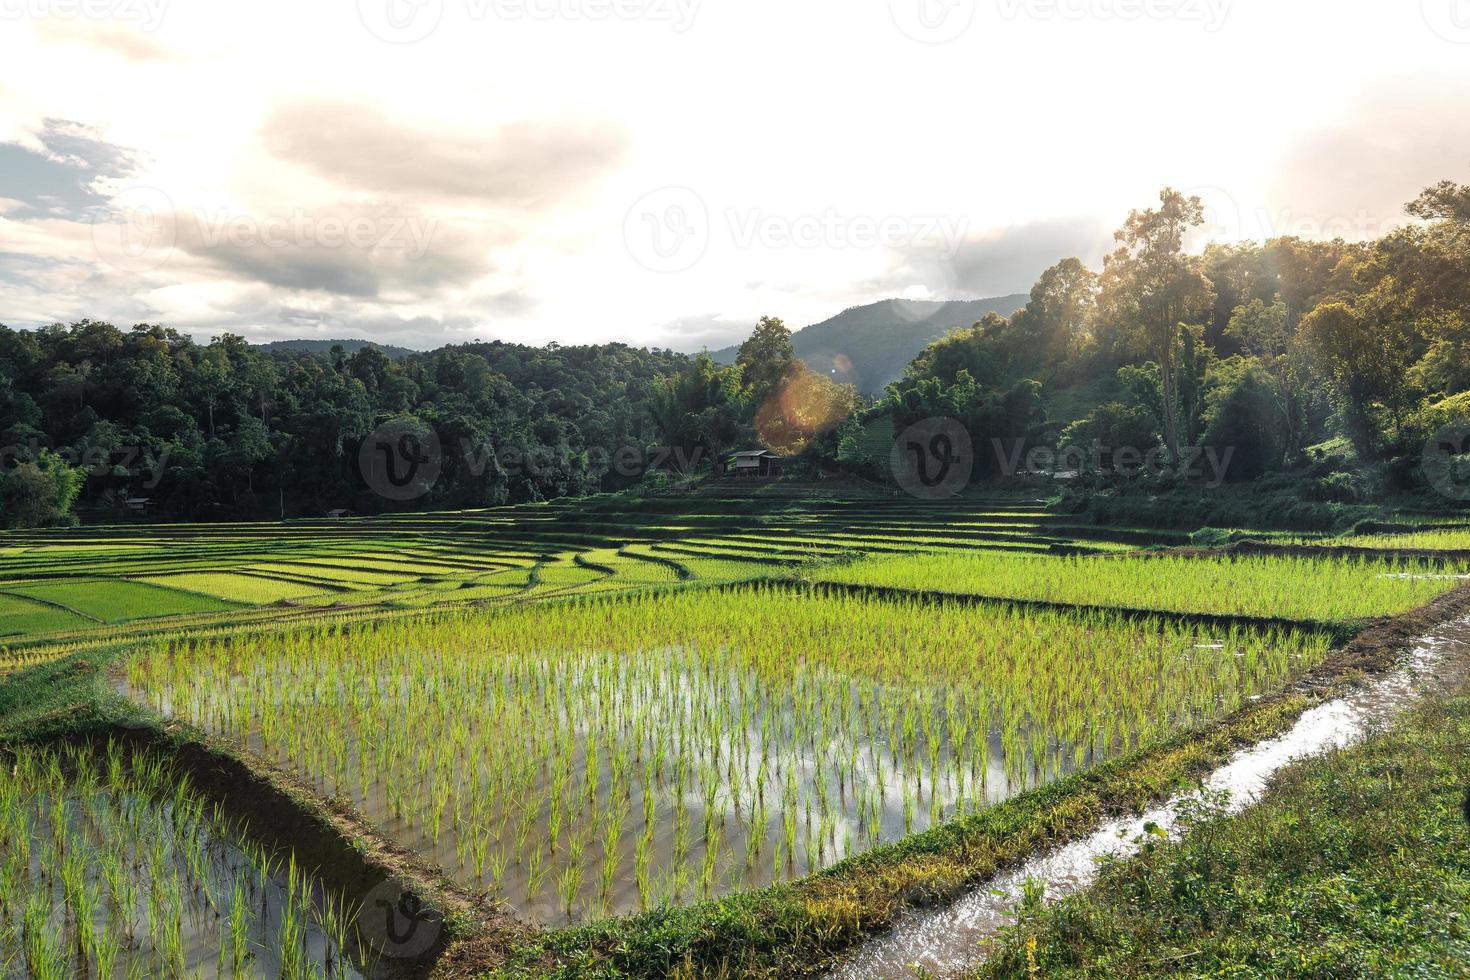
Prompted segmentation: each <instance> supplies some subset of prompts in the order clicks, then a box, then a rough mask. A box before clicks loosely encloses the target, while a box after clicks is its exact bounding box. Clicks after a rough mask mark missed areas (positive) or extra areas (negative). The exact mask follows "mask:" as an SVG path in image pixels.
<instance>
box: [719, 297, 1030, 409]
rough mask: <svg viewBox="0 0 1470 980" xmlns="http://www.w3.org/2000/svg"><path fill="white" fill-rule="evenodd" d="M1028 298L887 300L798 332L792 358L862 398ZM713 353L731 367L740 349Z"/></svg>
mask: <svg viewBox="0 0 1470 980" xmlns="http://www.w3.org/2000/svg"><path fill="white" fill-rule="evenodd" d="M1028 299H1029V297H1028V296H1026V295H1025V294H1023V293H1017V294H1015V295H1013V296H997V297H994V298H992V299H975V300H956V301H953V302H948V303H940V302H932V301H923V300H907V299H886V300H883V301H881V302H878V303H871V304H869V305H867V306H854V307H852V308H851V309H848V310H843V311H842V312H841V313H839V314H837V315H836V316H834V317H833V318H832V319H830V320H824V321H822V322H821V323H814V324H812V325H811V326H809V327H806V328H805V329H802V330H798V331H797V332H796V333H794V334H793V335H792V341H793V343H794V344H795V345H796V356H797V357H800V358H801V359H802V360H803V361H805V362H806V366H807V367H808V368H810V369H811V370H813V371H818V372H821V373H825V374H827V375H829V376H830V377H831V378H832V379H833V380H834V381H840V382H843V383H845V384H852V385H855V386H856V387H857V390H858V391H859V392H861V393H863V394H865V395H872V394H878V393H880V392H882V390H883V388H884V386H885V385H887V384H888V383H889V382H890V381H894V380H896V379H897V378H899V377H900V376H901V375H902V374H903V369H904V367H906V366H907V365H908V363H909V361H912V360H913V359H914V358H915V357H916V356H917V355H918V353H919V351H921V350H923V349H924V348H925V347H926V346H928V344H929V343H930V342H931V341H935V340H938V339H939V338H940V337H943V336H944V335H945V334H947V333H949V332H950V331H952V330H955V329H958V328H961V327H969V326H972V325H973V324H974V323H975V322H976V321H977V320H980V319H982V318H983V317H984V316H985V314H987V313H999V314H1001V315H1003V316H1010V315H1011V314H1012V313H1014V312H1016V310H1019V309H1020V308H1021V307H1023V306H1025V305H1026V302H1027V300H1028ZM711 353H712V356H713V357H714V359H715V360H716V361H718V362H719V363H721V364H733V363H735V357H736V355H738V354H739V353H740V347H739V345H736V346H734V347H726V348H724V349H723V350H717V351H713V352H711Z"/></svg>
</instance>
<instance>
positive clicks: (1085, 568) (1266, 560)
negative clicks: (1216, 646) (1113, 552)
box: [818, 552, 1470, 621]
mask: <svg viewBox="0 0 1470 980" xmlns="http://www.w3.org/2000/svg"><path fill="white" fill-rule="evenodd" d="M818 577H819V579H820V580H822V581H827V582H842V583H847V584H853V585H874V586H884V587H892V588H898V589H913V590H921V591H938V592H949V593H966V594H971V595H981V596H990V597H996V598H1015V599H1032V600H1038V601H1043V602H1056V603H1068V604H1078V605H1093V606H1115V607H1131V608H1138V609H1151V610H1167V611H1174V612H1190V613H1208V614H1217V615H1233V616H1256V617H1269V618H1281V619H1298V620H1322V621H1346V620H1354V619H1364V618H1368V617H1373V616H1391V615H1395V614H1397V613H1402V612H1405V611H1407V610H1409V609H1414V608H1416V607H1418V606H1422V605H1425V604H1427V603H1429V602H1430V601H1432V600H1433V599H1435V598H1436V597H1437V596H1440V595H1442V594H1444V593H1445V592H1447V591H1449V590H1450V589H1452V588H1454V587H1455V586H1457V585H1460V584H1463V583H1464V582H1465V581H1470V568H1466V567H1463V566H1461V565H1453V564H1452V565H1445V564H1440V563H1429V562H1422V561H1409V562H1401V561H1373V560H1367V559H1348V560H1331V559H1320V558H1307V557H1296V556H1290V555H1286V556H1277V555H1251V556H1234V555H1228V556H1223V557H1204V558H1200V557H1175V556H1157V557H1139V558H1126V557H1125V558H1116V557H1050V556H1036V557H1029V556H1028V557H1018V556H1013V555H1004V554H997V553H993V552H972V553H968V554H953V553H942V554H930V555H923V556H905V557H899V558H873V559H868V560H866V561H862V562H857V563H855V564H852V565H846V566H840V567H835V568H829V569H824V570H823V571H822V572H821V573H820V575H819V576H818Z"/></svg>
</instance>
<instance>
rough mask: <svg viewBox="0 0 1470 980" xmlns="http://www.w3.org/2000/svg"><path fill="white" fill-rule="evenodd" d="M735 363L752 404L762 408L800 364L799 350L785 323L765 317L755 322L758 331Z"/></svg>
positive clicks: (744, 346)
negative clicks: (788, 374)
mask: <svg viewBox="0 0 1470 980" xmlns="http://www.w3.org/2000/svg"><path fill="white" fill-rule="evenodd" d="M735 363H736V364H737V365H739V366H740V369H741V371H742V373H743V377H744V379H745V384H746V386H747V387H748V388H749V389H750V393H751V402H752V403H753V404H755V405H760V404H761V403H762V402H764V401H765V400H766V399H767V398H769V397H770V395H771V394H772V393H773V392H774V391H775V390H776V388H777V387H778V386H779V385H780V384H781V382H782V381H783V380H784V379H785V378H786V376H787V373H788V372H789V371H790V370H791V368H792V366H793V365H796V364H800V363H801V362H799V361H798V360H797V359H796V347H795V346H794V345H793V344H792V342H791V331H790V330H788V329H787V328H786V324H785V323H783V322H781V319H780V318H779V317H773V316H763V317H761V318H760V320H759V321H758V322H757V323H756V325H755V331H754V332H753V333H751V335H750V337H749V338H748V339H747V340H746V341H745V343H743V344H741V345H740V353H739V354H738V355H737V356H736V358H735Z"/></svg>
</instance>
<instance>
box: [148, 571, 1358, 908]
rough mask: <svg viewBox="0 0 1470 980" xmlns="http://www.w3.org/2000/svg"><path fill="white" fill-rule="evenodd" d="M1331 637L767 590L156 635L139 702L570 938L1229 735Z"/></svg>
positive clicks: (1303, 631)
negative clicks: (1176, 746)
mask: <svg viewBox="0 0 1470 980" xmlns="http://www.w3.org/2000/svg"><path fill="white" fill-rule="evenodd" d="M1328 645H1329V641H1328V639H1327V638H1326V637H1325V636H1324V635H1322V634H1319V633H1316V632H1313V631H1311V630H1306V629H1301V630H1294V629H1281V630H1246V629H1228V630H1216V631H1213V632H1208V633H1207V632H1203V631H1201V630H1200V629H1197V628H1194V627H1190V626H1187V625H1182V624H1180V623H1178V622H1175V621H1171V620H1128V619H1123V618H1120V617H1117V616H1113V615H1111V614H1107V613H1102V612H1094V613H1086V614H1072V613H1063V612H1036V611H1017V610H1007V609H1000V608H980V609H976V608H970V609H964V608H960V607H952V606H936V605H931V604H926V603H923V602H919V601H913V600H903V601H887V600H878V599H865V598H859V597H847V596H830V597H825V598H815V597H810V596H801V595H798V594H794V593H792V592H789V591H785V590H780V589H775V588H757V589H744V590H733V591H730V590H727V591H724V592H721V593H718V594H715V593H709V592H698V591H696V592H689V591H685V592H678V593H671V594H665V595H661V596H656V595H648V594H644V595H634V596H632V597H628V598H592V599H586V600H583V601H580V602H575V603H563V604H559V605H555V606H536V605H526V606H517V607H505V608H500V609H496V610H457V611H454V612H449V613H445V614H441V615H438V616H435V617H433V618H429V619H418V620H386V621H381V622H377V623H371V624H363V625H360V626H353V625H349V624H345V623H343V624H333V623H314V624H310V625H307V626H303V627H301V628H299V629H295V630H290V631H285V632H281V633H275V634H255V635H250V634H245V635H239V636H235V637H233V638H230V637H219V638H207V637H206V638H201V639H198V640H197V641H191V642H177V641H174V640H161V641H158V642H155V643H153V644H151V645H150V646H148V647H147V648H145V649H143V650H141V651H140V652H139V653H138V655H137V656H135V657H134V658H132V659H131V660H130V661H129V663H128V665H127V667H126V671H125V679H122V680H120V681H119V683H120V686H121V687H122V688H123V689H125V690H126V691H128V692H129V693H131V694H132V695H133V696H135V697H139V698H141V699H142V700H144V701H145V702H147V703H149V704H151V705H153V706H154V707H156V708H157V709H159V710H162V711H166V712H168V713H170V714H173V715H175V716H177V717H180V718H182V719H184V720H186V721H189V722H191V723H193V724H196V725H199V726H201V727H203V728H206V729H208V730H211V731H213V732H217V733H220V734H224V735H229V736H232V737H235V738H237V739H239V740H240V741H241V742H242V743H244V744H247V745H249V746H250V747H252V748H253V749H255V750H257V751H259V752H261V753H263V754H264V755H266V756H268V757H270V758H272V759H274V760H276V761H278V762H280V763H281V764H283V765H286V766H288V767H290V768H291V769H293V770H294V771H296V772H298V773H299V774H300V775H301V776H302V777H303V778H306V779H308V780H309V781H311V782H313V783H314V784H315V785H316V786H317V787H318V788H319V789H320V790H321V791H322V792H324V793H328V794H337V793H341V794H345V795H348V796H349V797H351V798H352V799H353V800H354V802H356V803H357V805H358V806H359V807H360V808H361V809H362V810H363V811H364V812H365V813H366V814H368V816H369V818H370V819H372V820H375V821H378V822H379V823H380V824H381V825H383V826H384V827H385V828H391V830H392V831H393V832H395V833H397V834H398V835H399V836H400V838H402V839H403V840H404V841H405V843H407V844H409V845H410V846H412V847H415V848H416V849H418V850H420V851H421V852H422V853H424V854H426V855H428V856H431V857H432V858H433V859H434V860H436V861H438V862H440V863H442V864H444V865H445V866H446V869H447V870H448V871H449V873H450V874H452V875H453V876H455V877H456V878H458V879H459V880H460V881H461V882H462V883H464V884H466V885H467V886H472V887H475V888H477V889H485V888H491V889H494V890H496V891H497V892H499V893H500V894H502V895H504V896H507V897H508V898H509V899H510V900H511V901H512V903H513V904H514V905H516V906H517V907H518V908H519V909H520V910H521V911H522V912H524V913H526V914H528V915H530V916H533V917H535V918H536V919H538V920H540V921H542V922H546V923H549V924H554V923H561V922H566V921H577V920H579V919H580V918H583V917H585V916H586V915H588V914H589V913H590V912H592V911H597V912H599V913H602V912H611V913H618V912H624V911H629V910H632V909H635V908H639V907H644V906H647V905H648V904H650V903H652V902H654V901H656V900H658V898H660V897H671V898H675V899H679V900H683V899H688V898H691V897H698V896H702V895H705V894H708V895H719V894H724V893H727V892H729V891H731V890H734V889H740V888H748V887H757V886H760V885H763V884H766V883H768V882H770V881H772V880H777V879H781V878H787V877H790V876H793V875H796V874H801V873H805V872H807V871H810V870H816V869H818V868H821V867H824V866H826V865H829V864H831V863H833V862H834V861H836V860H839V859H840V858H841V857H843V856H846V855H848V854H850V853H853V851H854V849H855V848H869V847H873V846H875V845H877V844H880V843H883V842H886V841H891V840H894V839H896V838H897V837H900V836H902V835H904V834H906V833H910V832H916V831H920V830H923V829H924V828H926V827H929V826H933V825H934V824H936V823H940V822H943V821H945V820H948V819H952V818H953V817H954V816H956V815H959V814H962V813H966V812H971V811H973V810H975V809H977V808H980V807H983V806H986V805H988V804H989V803H992V802H995V801H997V800H999V799H1002V798H1004V797H1005V796H1007V795H1009V794H1012V793H1015V792H1017V791H1019V790H1021V789H1024V788H1028V787H1031V786H1035V785H1037V784H1039V783H1042V782H1045V781H1047V780H1049V779H1053V778H1056V777H1057V776H1058V775H1060V774H1063V773H1066V772H1069V771H1072V770H1073V769H1076V768H1081V767H1085V766H1088V765H1091V764H1093V763H1094V762H1096V761H1098V760H1101V759H1105V758H1108V757H1111V756H1114V755H1116V754H1118V753H1121V752H1126V751H1129V750H1131V749H1134V748H1136V747H1138V746H1140V745H1142V744H1144V743H1146V742H1148V741H1150V740H1152V739H1156V738H1158V737H1160V736H1162V735H1165V734H1167V733H1169V732H1172V731H1174V730H1177V729H1179V728H1181V727H1186V726H1190V725H1194V724H1198V723H1200V722H1203V721H1207V720H1211V719H1214V718H1218V717H1221V716H1222V715H1224V714H1226V713H1228V712H1230V711H1232V710H1234V709H1235V708H1237V707H1239V706H1240V705H1241V704H1242V703H1244V700H1245V699H1246V698H1249V697H1252V696H1255V695H1259V694H1261V693H1264V692H1267V691H1270V690H1273V689H1276V688H1279V687H1280V686H1281V685H1282V684H1284V683H1286V682H1287V681H1288V680H1290V679H1291V678H1292V677H1293V676H1295V675H1296V674H1297V673H1298V672H1300V671H1302V670H1304V669H1306V668H1309V667H1311V666H1313V665H1315V664H1316V663H1318V662H1319V661H1320V660H1321V659H1322V658H1323V657H1324V656H1325V654H1326V652H1327V649H1328ZM491 828H495V831H494V833H495V837H496V841H497V846H496V848H495V849H494V851H493V852H492V851H491V849H490V844H489V833H490V830H491ZM594 845H595V846H594ZM630 865H631V866H630ZM548 882H550V883H551V887H546V886H547V883H548Z"/></svg>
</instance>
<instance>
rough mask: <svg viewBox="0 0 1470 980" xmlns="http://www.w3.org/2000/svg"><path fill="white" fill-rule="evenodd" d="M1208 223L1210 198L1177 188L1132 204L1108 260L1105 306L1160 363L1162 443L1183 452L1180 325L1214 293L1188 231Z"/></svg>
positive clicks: (1174, 456) (1195, 316)
mask: <svg viewBox="0 0 1470 980" xmlns="http://www.w3.org/2000/svg"><path fill="white" fill-rule="evenodd" d="M1203 223H1204V205H1203V204H1201V203H1200V199H1199V198H1198V197H1185V196H1184V195H1183V194H1180V193H1179V192H1178V191H1175V190H1173V189H1172V188H1167V187H1166V188H1164V190H1163V191H1162V192H1160V194H1159V207H1158V208H1156V209H1149V210H1145V211H1133V212H1131V213H1130V214H1129V215H1128V220H1127V221H1126V222H1125V223H1124V225H1123V227H1122V228H1121V229H1119V230H1118V231H1117V233H1116V234H1115V235H1114V238H1115V239H1116V240H1117V241H1118V242H1120V243H1121V246H1120V247H1119V248H1118V249H1117V251H1115V252H1113V253H1112V254H1111V255H1109V256H1108V257H1107V258H1106V259H1105V260H1104V262H1103V274H1102V289H1101V293H1100V295H1099V306H1100V307H1101V309H1102V311H1103V316H1104V317H1105V318H1107V319H1108V320H1110V321H1111V323H1112V324H1113V327H1114V329H1115V330H1117V331H1119V332H1121V333H1122V334H1124V335H1126V336H1131V337H1133V338H1135V339H1136V340H1137V341H1138V342H1140V343H1141V346H1142V347H1143V348H1144V349H1145V350H1146V351H1147V352H1148V353H1149V354H1151V355H1152V356H1153V357H1154V358H1155V359H1156V360H1157V361H1158V365H1159V373H1160V376H1161V382H1162V386H1163V396H1164V419H1163V422H1164V444H1165V446H1166V447H1167V448H1168V452H1169V457H1170V460H1171V462H1173V463H1177V462H1178V459H1179V444H1180V439H1179V436H1180V414H1179V410H1180V391H1179V357H1180V345H1181V339H1180V338H1181V331H1182V328H1183V326H1184V324H1186V323H1199V322H1200V321H1201V320H1202V319H1203V316H1204V314H1205V312H1206V311H1207V310H1208V309H1209V306H1210V303H1211V302H1212V301H1213V292H1212V290H1211V287H1210V282H1209V280H1208V279H1206V278H1205V276H1204V274H1203V272H1202V271H1201V264H1200V260H1199V259H1198V257H1195V256H1190V255H1186V254H1185V252H1184V237H1185V235H1186V234H1187V233H1188V231H1189V229H1191V228H1195V227H1198V226H1199V225H1201V224H1203Z"/></svg>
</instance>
